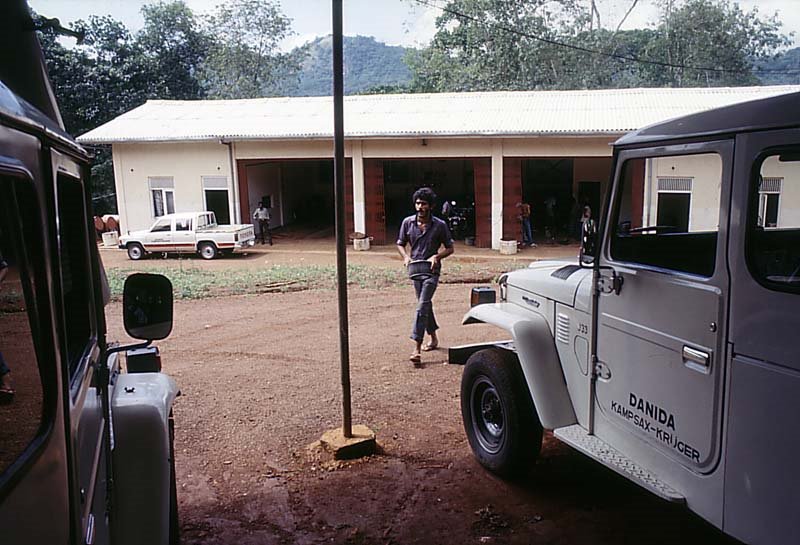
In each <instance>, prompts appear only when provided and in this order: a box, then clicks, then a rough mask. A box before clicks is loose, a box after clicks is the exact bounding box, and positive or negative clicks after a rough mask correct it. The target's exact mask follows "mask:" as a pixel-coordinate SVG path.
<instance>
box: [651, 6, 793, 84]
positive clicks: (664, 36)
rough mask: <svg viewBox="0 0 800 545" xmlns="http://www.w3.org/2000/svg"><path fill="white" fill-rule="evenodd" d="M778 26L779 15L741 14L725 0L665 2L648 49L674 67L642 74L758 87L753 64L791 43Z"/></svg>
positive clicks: (659, 80) (667, 80) (669, 80)
mask: <svg viewBox="0 0 800 545" xmlns="http://www.w3.org/2000/svg"><path fill="white" fill-rule="evenodd" d="M780 29H781V22H780V20H779V19H778V16H777V14H775V15H772V16H771V17H761V15H760V14H759V12H758V8H753V10H752V11H749V12H745V11H743V10H742V9H741V8H740V7H739V5H738V4H736V3H731V2H730V1H729V0H686V1H684V2H682V3H680V4H676V3H675V2H674V1H673V0H666V1H664V2H663V7H662V15H661V21H660V25H659V27H658V32H656V35H655V36H654V39H653V40H652V42H651V43H650V44H649V53H650V54H651V55H652V56H654V57H655V58H658V59H661V60H664V61H666V62H668V63H670V64H673V65H678V66H672V67H659V66H649V67H647V68H646V69H645V73H646V74H647V78H648V79H649V80H650V81H652V83H653V84H655V85H665V86H672V87H705V86H714V85H757V84H758V78H756V77H755V75H753V66H754V63H755V62H757V61H759V60H762V59H766V58H770V57H772V56H774V54H775V53H776V52H777V51H778V50H779V49H780V48H782V47H784V46H787V45H789V43H790V40H789V38H788V37H787V36H786V35H784V34H781V32H780ZM695 67H701V68H705V69H700V68H695Z"/></svg>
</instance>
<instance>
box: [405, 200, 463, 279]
mask: <svg viewBox="0 0 800 545" xmlns="http://www.w3.org/2000/svg"><path fill="white" fill-rule="evenodd" d="M407 243H410V244H411V259H412V260H414V261H416V260H418V259H428V258H430V257H431V256H433V255H436V253H437V252H438V251H439V246H441V245H442V244H444V247H445V248H452V247H453V237H452V236H450V229H449V228H448V227H447V224H446V223H445V222H444V221H442V220H441V219H439V218H437V217H436V216H431V222H430V224H429V225H428V228H427V229H426V230H425V231H423V230H422V229H420V228H419V225H417V215H416V214H414V215H411V216H408V217H407V218H406V219H404V220H403V223H402V225H400V234H399V235H398V236H397V245H398V246H405V245H406V244H407ZM434 272H436V273H438V270H437V271H434Z"/></svg>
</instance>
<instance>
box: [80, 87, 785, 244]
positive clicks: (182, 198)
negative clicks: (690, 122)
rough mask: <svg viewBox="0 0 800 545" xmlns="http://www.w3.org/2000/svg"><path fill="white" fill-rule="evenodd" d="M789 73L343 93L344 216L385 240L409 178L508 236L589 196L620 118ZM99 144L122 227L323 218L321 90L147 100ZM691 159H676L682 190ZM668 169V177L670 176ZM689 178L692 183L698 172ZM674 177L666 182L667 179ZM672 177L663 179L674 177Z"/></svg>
mask: <svg viewBox="0 0 800 545" xmlns="http://www.w3.org/2000/svg"><path fill="white" fill-rule="evenodd" d="M797 91H800V86H773V87H737V88H691V89H613V90H596V91H523V92H495V93H443V94H398V95H366V96H349V97H345V103H344V116H345V118H344V125H345V139H346V144H345V155H346V168H345V176H346V185H345V187H346V192H347V194H346V210H347V218H346V219H347V229H348V231H357V232H362V233H365V234H366V235H368V236H371V237H373V244H387V243H392V242H393V241H394V239H395V235H396V232H397V227H398V226H399V224H400V222H401V220H402V218H403V217H404V216H406V215H408V214H409V213H411V211H412V204H411V194H412V193H413V191H414V190H415V189H416V188H417V187H420V186H423V185H427V186H431V187H433V188H434V190H435V191H436V193H437V194H438V195H439V197H440V198H441V199H442V200H448V201H455V202H456V207H463V206H472V205H473V203H474V221H475V235H476V244H477V245H478V246H482V247H492V248H499V247H500V241H501V239H504V238H505V239H515V238H519V222H518V220H517V213H518V212H517V209H516V207H515V204H516V203H517V202H520V201H523V200H524V201H527V202H529V203H531V205H532V207H533V223H534V227H535V228H537V227H538V228H543V227H544V225H545V224H546V223H554V224H556V225H558V226H563V228H564V229H569V226H570V225H574V219H575V218H573V217H572V216H573V215H574V214H575V210H576V209H577V208H578V206H576V204H580V205H582V204H584V203H588V204H589V205H590V206H591V208H592V210H599V208H600V201H601V195H602V194H603V191H604V189H605V186H606V183H607V181H608V180H609V178H610V176H611V152H612V149H611V144H612V143H613V142H614V141H615V140H616V139H617V138H619V137H620V136H621V135H623V134H625V133H626V132H629V131H631V130H634V129H639V128H642V127H644V126H647V125H650V124H653V123H657V122H661V121H665V120H667V119H670V118H674V117H679V116H682V115H686V114H690V113H695V112H699V111H703V110H707V109H711V108H715V107H719V106H725V105H729V104H733V103H737V102H744V101H747V100H753V99H758V98H766V97H768V96H774V95H779V94H785V93H790V92H797ZM78 141H79V142H81V143H83V144H110V145H111V146H112V152H113V158H114V178H115V184H116V193H117V205H118V209H119V214H120V221H121V226H122V229H123V231H125V230H133V229H141V228H146V227H149V226H150V225H151V224H152V222H153V221H154V219H155V218H156V217H158V216H160V215H162V214H165V213H170V212H173V211H174V212H181V211H191V210H213V211H214V212H215V213H216V215H217V217H218V219H219V221H220V223H227V222H242V221H244V222H249V221H250V219H249V218H251V217H252V213H253V211H254V210H255V208H256V206H257V205H258V202H259V201H263V202H265V203H266V204H267V205H268V206H269V207H270V208H271V209H272V218H273V219H272V224H273V225H272V227H279V226H283V225H289V224H295V223H296V224H308V225H313V226H316V227H320V228H321V229H324V228H326V227H328V226H330V225H332V224H333V221H334V218H333V211H334V205H333V202H334V196H333V186H334V184H333V101H332V99H331V97H310V98H308V97H296V98H294V97H293V98H263V99H250V100H205V101H165V100H151V101H148V102H147V103H145V104H144V105H142V106H140V107H138V108H135V109H133V110H131V111H129V112H127V113H125V114H123V115H121V116H119V117H117V118H115V119H113V120H112V121H110V122H108V123H106V124H104V125H102V126H100V127H98V128H96V129H94V130H92V131H90V132H88V133H86V134H84V135H82V136H80V137H79V138H78ZM692 176H693V174H692V172H686V173H682V174H681V178H682V179H683V181H682V182H681V184H682V185H681V187H683V188H686V189H685V190H684V193H686V192H687V191H688V194H689V199H691V191H692V189H691V188H692V183H691V178H692ZM673 185H674V184H673ZM699 185H700V184H695V187H699ZM675 187H677V186H675ZM675 187H672V186H670V187H669V188H668V189H665V192H666V191H671V192H672V193H674V192H675V191H676V189H675Z"/></svg>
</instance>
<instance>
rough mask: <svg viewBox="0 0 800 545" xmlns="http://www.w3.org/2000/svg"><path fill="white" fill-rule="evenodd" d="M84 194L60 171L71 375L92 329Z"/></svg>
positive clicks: (60, 239) (60, 237) (63, 284)
mask: <svg viewBox="0 0 800 545" xmlns="http://www.w3.org/2000/svg"><path fill="white" fill-rule="evenodd" d="M83 195H84V193H83V185H82V184H81V182H80V181H79V180H76V179H74V178H71V177H69V176H65V175H63V174H59V176H58V198H57V201H58V210H59V223H58V229H59V231H58V242H59V250H60V254H61V255H60V257H61V260H60V263H61V292H62V296H63V307H64V329H65V333H66V341H67V346H66V348H67V357H68V358H69V369H70V376H72V374H73V373H74V372H75V371H76V370H77V369H78V365H79V364H80V362H81V360H82V356H83V355H84V352H85V351H86V349H87V348H88V347H89V341H90V339H92V338H93V332H94V326H93V323H94V315H93V312H92V300H93V295H92V284H91V282H90V278H91V271H90V261H89V246H88V237H87V229H86V225H87V220H86V214H85V212H84V199H83Z"/></svg>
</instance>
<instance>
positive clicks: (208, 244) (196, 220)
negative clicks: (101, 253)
mask: <svg viewBox="0 0 800 545" xmlns="http://www.w3.org/2000/svg"><path fill="white" fill-rule="evenodd" d="M255 238H256V237H255V231H254V229H253V225H252V224H243V225H217V218H216V216H215V215H214V212H208V211H206V212H184V213H180V214H167V215H166V216H161V217H160V218H158V219H157V220H156V221H155V223H153V226H152V227H150V229H145V230H142V231H134V232H133V233H128V234H127V235H123V236H121V237H120V238H119V247H120V248H121V249H124V250H127V251H128V257H129V258H131V259H133V260H139V259H142V258H143V257H144V256H145V255H147V254H148V253H154V252H155V253H173V252H174V253H199V254H200V256H201V257H202V258H203V259H214V258H215V257H217V255H218V254H226V253H233V252H241V251H244V250H247V249H248V248H251V247H252V246H253V245H254V244H255Z"/></svg>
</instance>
